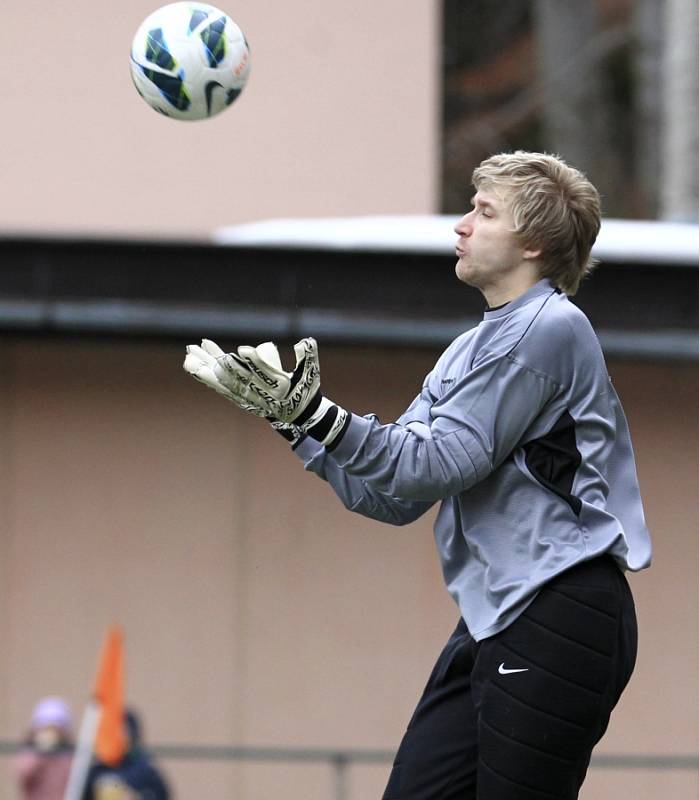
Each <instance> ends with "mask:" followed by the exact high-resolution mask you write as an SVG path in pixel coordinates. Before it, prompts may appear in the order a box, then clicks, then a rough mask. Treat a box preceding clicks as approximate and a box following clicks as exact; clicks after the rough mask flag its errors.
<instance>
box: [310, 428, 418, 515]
mask: <svg viewBox="0 0 699 800" xmlns="http://www.w3.org/2000/svg"><path fill="white" fill-rule="evenodd" d="M374 419H375V417H374ZM294 452H295V453H296V455H297V456H298V457H299V458H300V459H301V460H302V461H303V462H304V466H305V468H306V469H307V470H308V471H309V472H313V473H314V474H315V475H317V476H318V477H319V478H321V479H322V480H324V481H327V483H328V484H329V485H330V487H331V488H332V489H333V491H334V492H335V494H336V495H337V497H338V498H339V499H340V501H341V502H342V504H343V505H344V506H345V508H347V509H348V510H349V511H353V512H354V513H356V514H361V515H362V516H364V517H369V518H370V519H374V520H377V521H378V522H385V523H387V524H389V525H407V524H408V523H410V522H414V521H415V520H416V519H418V518H419V517H421V516H422V515H423V514H424V513H425V512H426V511H427V510H428V509H429V508H430V507H431V506H432V505H433V503H432V501H418V500H404V499H402V498H399V497H393V496H390V495H386V494H382V493H381V492H379V491H377V490H376V489H375V488H374V487H373V486H371V485H370V484H369V483H367V481H365V480H363V479H362V478H361V477H359V476H357V475H351V474H350V473H348V472H346V471H345V470H343V469H342V468H341V467H340V466H339V465H338V464H337V462H336V461H335V459H333V458H331V457H330V455H329V454H328V452H327V450H326V449H325V447H323V445H322V444H320V443H319V442H317V441H315V440H314V439H312V438H311V437H309V436H307V437H306V438H305V439H304V440H303V441H302V442H301V443H300V444H299V445H298V446H297V447H296V448H294Z"/></svg>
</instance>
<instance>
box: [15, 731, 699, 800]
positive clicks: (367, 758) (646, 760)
mask: <svg viewBox="0 0 699 800" xmlns="http://www.w3.org/2000/svg"><path fill="white" fill-rule="evenodd" d="M20 747H21V745H20V744H19V743H18V742H8V741H0V756H2V755H10V754H12V753H15V752H17V750H19V748H20ZM148 750H149V752H151V753H152V754H153V755H154V756H156V757H159V758H166V759H173V760H182V761H274V762H285V763H298V762H305V763H312V764H326V765H327V766H328V767H330V769H331V770H332V772H333V776H334V787H335V789H334V794H333V796H332V800H348V792H347V770H348V768H349V767H351V766H353V765H355V764H387V765H388V764H390V763H391V762H392V761H393V758H394V752H393V751H390V750H351V749H339V748H338V749H332V748H292V747H234V746H227V745H191V744H163V745H154V746H150V747H149V748H148ZM590 768H591V769H650V770H657V771H681V772H687V771H690V772H696V773H697V777H699V755H674V756H670V755H659V754H653V753H651V754H634V755H622V754H612V753H605V754H600V755H593V756H592V761H591V762H590Z"/></svg>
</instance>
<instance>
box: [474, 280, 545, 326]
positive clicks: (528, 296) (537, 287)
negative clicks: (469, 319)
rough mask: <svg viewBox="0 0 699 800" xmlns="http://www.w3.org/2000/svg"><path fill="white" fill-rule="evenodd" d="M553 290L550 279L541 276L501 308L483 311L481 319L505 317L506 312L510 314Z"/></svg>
mask: <svg viewBox="0 0 699 800" xmlns="http://www.w3.org/2000/svg"><path fill="white" fill-rule="evenodd" d="M555 291H556V287H555V286H554V285H553V284H552V283H551V281H550V280H549V279H548V278H543V279H542V280H540V281H538V282H537V283H535V284H534V285H533V286H532V287H531V288H529V289H527V291H526V292H524V294H521V295H520V296H519V297H515V299H514V300H510V302H509V303H507V304H506V305H504V306H503V307H502V308H498V309H495V310H493V311H485V312H483V319H484V320H491V319H499V318H500V317H505V316H507V315H508V314H511V313H512V312H513V311H516V310H517V309H518V308H522V306H525V305H526V304H527V303H529V302H531V301H532V300H535V299H536V298H537V297H543V296H544V295H549V294H552V293H553V292H555Z"/></svg>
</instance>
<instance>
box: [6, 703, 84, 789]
mask: <svg viewBox="0 0 699 800" xmlns="http://www.w3.org/2000/svg"><path fill="white" fill-rule="evenodd" d="M71 731H72V717H71V713H70V708H69V707H68V704H67V703H66V702H65V700H63V699H61V698H60V697H45V698H44V699H43V700H40V701H39V702H38V703H37V705H36V706H35V708H34V711H33V713H32V719H31V727H30V730H29V734H28V735H27V738H26V741H25V744H24V747H23V748H22V749H21V750H20V752H19V753H18V754H17V756H16V757H15V759H14V761H13V765H12V766H13V771H14V774H15V777H16V780H17V786H18V789H19V797H20V798H21V800H63V795H64V792H65V789H66V785H67V784H68V776H69V774H70V765H71V761H72V757H73V755H72V753H73V741H72V733H71Z"/></svg>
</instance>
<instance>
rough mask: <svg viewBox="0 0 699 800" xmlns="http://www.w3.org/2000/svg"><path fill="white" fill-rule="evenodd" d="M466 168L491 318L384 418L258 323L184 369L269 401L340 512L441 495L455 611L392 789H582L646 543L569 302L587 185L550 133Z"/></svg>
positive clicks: (440, 795)
mask: <svg viewBox="0 0 699 800" xmlns="http://www.w3.org/2000/svg"><path fill="white" fill-rule="evenodd" d="M473 184H474V187H475V189H476V193H475V196H474V197H473V200H472V205H473V208H472V209H471V210H470V211H468V213H466V214H465V215H464V216H463V217H462V218H461V220H459V222H458V224H457V225H456V228H455V231H456V234H457V236H458V239H457V242H456V255H457V257H458V261H457V264H456V276H457V277H458V279H459V280H460V281H462V282H463V283H465V284H468V285H469V286H473V287H475V288H477V289H478V290H479V291H480V292H481V293H482V294H483V297H484V298H485V301H486V303H487V307H486V309H485V311H484V314H483V320H482V322H481V323H480V324H479V325H477V326H476V327H475V328H473V329H472V330H469V331H467V332H465V333H464V334H462V335H461V336H459V337H458V338H457V339H456V340H455V341H454V342H452V344H451V345H449V347H448V348H447V349H446V351H445V352H444V353H443V354H442V356H441V357H440V358H439V359H438V361H437V363H436V365H435V367H434V369H433V370H432V371H431V372H430V373H429V374H428V375H427V377H426V378H425V380H424V383H423V386H422V391H421V392H420V394H419V395H418V396H417V397H416V398H415V400H414V401H413V402H412V403H411V405H410V406H409V407H408V409H407V410H406V411H405V413H404V414H403V415H401V417H399V419H398V420H397V421H396V422H394V423H391V424H381V423H380V422H379V420H378V419H377V418H376V417H375V416H373V415H369V416H366V417H361V416H357V415H355V414H352V413H351V412H349V411H347V410H346V409H344V408H343V407H342V406H340V405H338V404H337V403H334V402H332V401H330V400H329V399H328V398H326V397H324V396H323V395H322V393H321V390H320V368H319V364H318V353H317V346H316V343H315V341H314V340H313V339H304V340H302V341H301V342H299V343H298V344H297V345H296V348H295V349H296V356H297V364H296V368H295V370H294V372H293V373H288V372H285V371H284V370H283V369H282V367H281V364H280V362H279V357H278V354H277V351H276V348H275V347H274V345H272V344H271V343H265V344H264V345H260V346H259V347H257V348H253V347H240V348H238V351H237V353H229V354H224V353H223V352H222V351H221V350H220V349H219V348H218V347H217V346H216V345H215V344H214V343H213V342H210V341H208V340H205V341H204V342H202V346H201V347H199V346H196V345H192V346H190V347H189V348H188V355H187V358H186V360H185V368H186V369H187V370H188V371H189V372H191V373H192V374H193V375H194V376H195V377H197V378H198V379H199V380H201V381H203V382H204V383H206V384H207V385H209V386H211V387H212V388H214V389H215V390H216V391H218V392H220V393H221V394H223V395H224V396H226V397H227V398H228V399H229V400H231V401H232V402H234V403H235V404H236V405H238V406H239V407H241V408H242V409H243V410H245V411H248V412H251V413H253V414H257V415H258V416H262V417H267V418H268V419H269V420H270V421H272V424H273V425H274V427H275V428H277V430H279V432H281V433H282V434H284V435H285V436H286V438H288V439H289V440H290V441H291V442H292V444H293V446H294V449H295V452H296V454H297V455H298V456H299V458H301V459H302V460H303V462H304V464H305V466H306V469H308V470H310V471H312V472H314V473H316V474H317V475H318V476H319V477H320V478H322V479H323V480H325V481H327V482H328V483H329V484H330V486H331V487H332V489H333V490H334V491H335V493H336V494H337V495H338V497H339V498H340V500H341V501H342V502H343V503H344V505H345V506H346V507H347V508H349V509H350V510H351V511H354V512H357V513H360V514H364V515H366V516H369V517H372V518H374V519H377V520H380V521H383V522H388V523H391V524H406V523H409V522H411V521H413V520H414V519H416V518H417V517H419V516H420V515H421V514H423V513H424V512H425V511H426V510H427V509H428V508H430V507H431V506H432V505H433V504H435V503H439V505H440V508H439V513H438V516H437V519H436V522H435V541H436V544H437V549H438V552H439V556H440V559H441V563H442V570H443V575H444V580H445V583H446V586H447V588H448V590H449V592H450V594H451V595H452V597H453V598H454V600H455V602H456V604H457V606H458V609H459V612H460V618H459V622H458V624H457V626H456V629H455V631H454V633H453V634H452V636H451V637H450V639H449V641H448V642H447V644H446V646H445V648H444V650H443V652H442V653H441V655H440V656H439V658H438V660H437V663H436V665H435V668H434V670H433V672H432V674H431V676H430V678H429V680H428V683H427V686H426V688H425V691H424V693H423V696H422V697H421V699H420V701H419V703H418V705H417V708H416V710H415V713H414V715H413V718H412V720H411V721H410V724H409V726H408V729H407V732H406V734H405V737H404V739H403V741H402V743H401V745H400V748H399V751H398V754H397V756H396V760H395V763H394V766H393V770H392V772H391V775H390V778H389V781H388V786H387V788H386V792H385V794H384V800H476V798H479V799H480V800H542V799H543V798H548V799H550V798H560V800H573V798H576V797H577V796H578V792H579V789H580V786H581V784H582V782H583V780H584V777H585V773H586V770H587V766H588V764H589V760H590V755H591V752H592V749H593V747H594V746H595V744H596V743H597V742H598V741H599V739H600V738H601V736H602V735H603V733H604V731H605V729H606V726H607V723H608V720H609V717H610V714H611V711H612V709H613V707H614V706H615V705H616V703H617V701H618V700H619V697H620V695H621V693H622V691H623V689H624V687H625V686H626V684H627V682H628V680H629V678H630V676H631V673H632V671H633V667H634V663H635V657H636V637H637V634H636V618H635V613H634V605H633V599H632V597H631V592H630V589H629V586H628V583H627V581H626V578H625V576H624V572H625V571H627V570H634V571H635V570H640V569H643V568H645V567H647V566H648V565H649V563H650V557H651V546H650V539H649V535H648V531H647V529H646V525H645V521H644V515H643V507H642V503H641V498H640V493H639V488H638V481H637V477H636V468H635V464H634V457H633V451H632V447H631V440H630V436H629V431H628V427H627V424H626V420H625V417H624V414H623V411H622V409H621V405H620V402H619V399H618V397H617V395H616V393H615V391H614V388H613V387H612V385H611V383H610V380H609V375H608V373H607V369H606V365H605V361H604V357H603V354H602V351H601V348H600V346H599V343H598V341H597V338H596V336H595V334H594V331H593V329H592V327H591V325H590V323H589V322H588V320H587V318H586V317H585V315H584V314H583V312H582V311H581V310H580V309H578V308H577V307H576V306H575V305H573V304H572V303H571V302H570V301H569V300H568V295H572V294H575V292H576V291H577V289H578V287H579V284H580V282H581V280H582V279H583V278H584V277H585V276H586V274H587V273H588V272H589V271H590V269H591V267H592V261H591V258H590V254H591V250H592V245H593V244H594V242H595V238H596V236H597V233H598V231H599V227H600V201H599V196H598V193H597V191H596V190H595V188H594V187H593V186H592V185H591V184H590V182H589V181H588V180H587V179H586V178H585V176H584V175H582V174H581V173H580V172H579V171H577V170H575V169H573V168H571V167H569V166H568V165H567V164H565V162H563V161H562V160H561V159H560V158H557V157H554V156H551V155H546V154H541V153H525V152H517V153H510V154H501V155H496V156H493V157H491V158H489V159H486V160H485V161H484V162H483V163H482V164H481V165H480V166H479V167H478V168H477V169H476V170H475V171H474V174H473Z"/></svg>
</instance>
